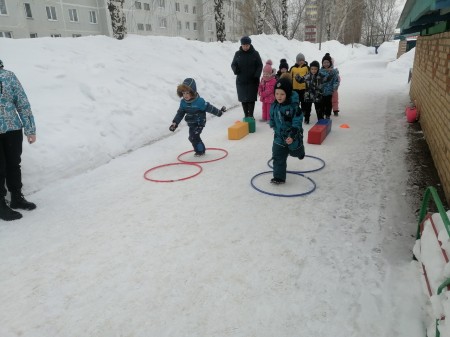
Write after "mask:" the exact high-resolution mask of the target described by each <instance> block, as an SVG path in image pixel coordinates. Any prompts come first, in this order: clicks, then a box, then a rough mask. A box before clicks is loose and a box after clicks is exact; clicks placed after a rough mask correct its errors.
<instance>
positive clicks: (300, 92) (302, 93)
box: [294, 89, 306, 110]
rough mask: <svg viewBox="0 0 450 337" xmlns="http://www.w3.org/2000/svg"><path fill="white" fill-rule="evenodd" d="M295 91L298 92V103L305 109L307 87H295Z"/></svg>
mask: <svg viewBox="0 0 450 337" xmlns="http://www.w3.org/2000/svg"><path fill="white" fill-rule="evenodd" d="M294 91H295V92H296V93H297V94H298V99H299V101H300V104H299V105H298V106H299V107H300V108H301V109H302V110H303V104H305V91H306V90H305V89H301V90H298V89H294Z"/></svg>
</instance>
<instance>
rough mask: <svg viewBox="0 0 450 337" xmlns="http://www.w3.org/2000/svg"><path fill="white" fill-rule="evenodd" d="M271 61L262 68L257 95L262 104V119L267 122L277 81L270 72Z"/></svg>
mask: <svg viewBox="0 0 450 337" xmlns="http://www.w3.org/2000/svg"><path fill="white" fill-rule="evenodd" d="M272 70H273V69H272V61H271V60H267V62H266V65H265V66H264V68H263V75H262V78H261V82H259V88H258V95H259V100H260V101H261V102H262V119H263V121H268V120H269V119H270V115H269V112H270V105H271V104H272V103H273V101H275V95H274V91H275V90H274V89H275V83H277V80H276V78H275V76H274V74H273V71H272Z"/></svg>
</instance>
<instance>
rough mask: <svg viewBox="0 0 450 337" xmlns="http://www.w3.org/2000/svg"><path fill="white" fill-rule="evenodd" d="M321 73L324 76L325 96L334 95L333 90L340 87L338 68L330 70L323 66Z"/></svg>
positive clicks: (323, 91)
mask: <svg viewBox="0 0 450 337" xmlns="http://www.w3.org/2000/svg"><path fill="white" fill-rule="evenodd" d="M319 74H320V75H322V77H323V87H322V94H323V96H331V95H333V91H336V90H337V89H338V88H339V72H338V71H337V69H331V71H330V72H329V71H328V70H327V69H325V68H323V67H322V68H320V70H319Z"/></svg>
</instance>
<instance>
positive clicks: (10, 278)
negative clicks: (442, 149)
mask: <svg viewBox="0 0 450 337" xmlns="http://www.w3.org/2000/svg"><path fill="white" fill-rule="evenodd" d="M340 71H341V74H342V76H343V85H342V87H341V89H340V95H341V111H342V113H341V116H340V117H338V118H333V130H332V133H331V134H330V135H329V136H328V138H327V139H326V140H325V142H324V144H323V145H321V146H314V145H308V144H307V145H306V151H307V154H310V155H314V156H318V157H320V158H322V159H324V160H325V161H326V164H327V165H326V167H325V168H324V169H323V170H321V171H319V172H315V173H310V174H308V176H309V177H311V178H313V179H314V180H315V181H316V183H317V186H318V187H317V190H316V191H315V192H314V193H313V194H311V195H309V196H307V197H303V198H276V197H271V196H267V195H264V194H261V193H258V192H256V191H255V190H254V189H252V188H251V187H250V178H251V177H252V176H253V175H255V174H256V173H259V172H261V171H265V170H267V169H268V168H267V165H266V162H267V160H268V159H269V158H270V155H271V140H272V136H271V131H270V129H269V128H268V126H267V125H266V124H264V123H261V122H258V124H257V133H255V134H251V135H249V136H247V137H246V138H244V139H242V140H240V141H229V140H227V136H226V129H227V127H228V126H229V125H231V124H232V123H233V122H234V121H235V120H237V119H240V118H241V112H240V109H234V110H231V111H229V112H228V113H227V115H225V116H224V117H222V118H220V119H219V118H213V119H211V120H210V121H209V122H208V124H207V127H206V128H205V131H204V137H203V138H204V141H205V143H206V145H207V146H209V147H221V148H225V149H227V150H228V151H229V156H228V157H227V158H226V159H224V160H221V161H217V162H214V163H208V164H204V165H203V172H202V173H201V174H200V175H199V176H197V177H196V178H194V179H190V180H187V181H183V182H177V183H169V184H167V183H152V182H147V181H145V180H144V179H143V178H142V175H143V173H144V171H145V170H147V169H148V168H150V167H153V166H156V165H161V164H164V163H170V162H175V161H176V157H177V155H178V154H179V153H181V152H184V151H186V150H189V143H188V141H187V128H186V127H185V126H183V127H181V128H180V129H179V130H177V132H176V133H175V134H174V135H173V136H170V137H167V138H165V139H162V140H161V141H158V142H156V143H154V144H152V145H150V146H148V147H145V148H142V149H140V150H138V151H135V152H133V153H130V154H129V155H126V156H122V157H120V158H118V159H115V160H113V161H112V162H110V163H109V164H108V165H105V166H103V167H100V168H98V169H95V170H93V171H91V172H87V173H85V174H83V175H81V176H78V177H76V178H73V179H68V180H64V181H60V182H58V183H56V184H54V185H52V186H50V187H47V188H46V189H44V190H42V191H40V192H38V193H36V194H34V195H32V196H30V199H31V200H33V201H34V202H36V203H37V204H38V209H37V210H36V211H34V212H31V213H28V214H26V216H25V217H24V219H22V220H20V221H16V222H14V223H8V224H6V223H1V224H0V261H1V263H0V275H1V276H0V312H1V315H0V336H1V337H10V336H22V337H62V336H64V337H80V336H83V337H86V336H92V337H94V336H95V337H111V336H130V337H138V336H139V337H148V336H154V337H165V336H167V337H169V336H170V337H186V336H192V337H200V336H204V337H206V336H215V337H216V336H217V337H221V336H224V337H225V336H233V337H237V336H242V337H250V336H255V337H266V336H267V337H274V336H283V337H298V336H305V337H311V336H314V337H322V336H323V337H331V336H333V337H360V336H373V337H374V336H397V337H399V336H404V337H416V336H417V337H418V336H423V333H424V331H423V327H422V326H421V323H420V315H421V311H420V301H421V300H422V298H421V296H419V295H420V294H421V293H420V287H419V283H418V282H417V280H416V279H415V277H416V275H415V274H414V271H413V268H412V267H411V266H410V259H411V252H410V249H411V248H412V245H413V241H414V239H413V238H412V237H411V234H414V232H415V228H414V223H415V218H414V215H413V214H411V209H410V208H409V206H408V205H406V204H405V201H404V199H405V198H404V196H403V195H402V193H404V192H405V191H406V187H405V186H406V185H405V184H406V168H405V166H404V163H403V155H404V150H405V148H406V139H405V138H404V137H405V126H406V125H405V123H406V122H405V120H404V118H403V107H404V103H405V102H406V100H407V97H406V94H405V92H407V91H406V90H405V89H404V87H401V88H400V89H395V88H396V87H399V86H400V84H399V83H401V85H403V84H404V81H403V79H398V78H396V77H395V76H394V75H393V74H392V73H390V72H388V71H386V63H385V62H383V61H378V59H377V58H376V56H373V57H367V58H366V59H365V60H363V61H352V62H351V64H350V63H349V64H348V65H343V66H342V67H340ZM350 83H352V88H359V89H358V90H352V92H350V91H349V90H346V86H347V85H349V84H350ZM355 83H356V84H355ZM389 86H392V89H391V93H392V94H391V95H386V94H385V93H386V87H389ZM380 88H383V90H379V89H380ZM313 116H314V114H313ZM258 117H259V114H258ZM171 118H172V115H170V116H168V117H167V120H168V123H167V125H169V122H170V119H171ZM312 120H313V122H314V121H315V118H314V117H313V118H312ZM341 123H347V124H349V125H350V129H341V128H339V124H341ZM308 128H309V127H307V128H306V130H305V142H306V137H307V129H308ZM208 156H211V157H212V156H213V153H210V154H208ZM314 165H315V163H314V162H309V161H307V160H305V162H303V163H300V162H299V161H294V160H292V159H290V160H289V167H290V168H292V169H295V168H297V167H298V168H305V167H308V168H311V167H314ZM193 172H194V171H193V170H192V169H190V168H184V167H177V168H173V169H171V171H170V173H171V174H174V175H179V176H184V175H189V174H192V173H193ZM177 177H178V176H177ZM269 179H270V175H268V176H267V177H262V179H259V180H258V183H259V184H260V185H259V186H261V187H267V188H268V189H272V190H273V191H276V190H282V189H289V190H293V191H295V189H296V188H302V182H301V181H300V180H299V178H296V177H293V176H288V183H287V184H286V186H279V187H273V186H270V184H269V183H268V181H269Z"/></svg>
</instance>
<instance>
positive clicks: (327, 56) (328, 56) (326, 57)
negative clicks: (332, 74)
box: [322, 53, 333, 65]
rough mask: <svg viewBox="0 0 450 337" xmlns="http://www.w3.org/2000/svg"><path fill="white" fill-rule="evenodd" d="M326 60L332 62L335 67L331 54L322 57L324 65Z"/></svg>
mask: <svg viewBox="0 0 450 337" xmlns="http://www.w3.org/2000/svg"><path fill="white" fill-rule="evenodd" d="M325 60H327V61H330V65H333V61H332V60H331V56H330V53H326V54H325V56H324V57H322V64H323V61H325Z"/></svg>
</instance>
